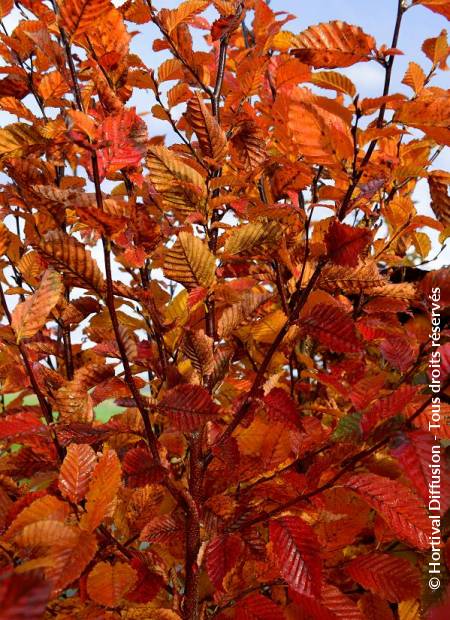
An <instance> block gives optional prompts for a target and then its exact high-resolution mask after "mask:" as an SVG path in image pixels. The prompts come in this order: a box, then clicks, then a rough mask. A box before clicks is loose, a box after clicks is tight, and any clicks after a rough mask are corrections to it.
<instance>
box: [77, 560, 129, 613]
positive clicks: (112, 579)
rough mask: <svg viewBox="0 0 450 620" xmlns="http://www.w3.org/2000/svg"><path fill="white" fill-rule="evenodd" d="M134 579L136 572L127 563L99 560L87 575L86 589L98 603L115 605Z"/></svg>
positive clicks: (109, 605) (107, 605) (106, 605)
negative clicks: (111, 562) (110, 562)
mask: <svg viewBox="0 0 450 620" xmlns="http://www.w3.org/2000/svg"><path fill="white" fill-rule="evenodd" d="M136 580H137V573H136V571H135V570H134V568H132V567H131V566H130V565H129V564H125V563H124V562H116V563H115V564H113V565H111V564H108V563H107V562H99V563H98V564H96V565H95V566H94V568H93V569H92V570H91V572H90V573H89V575H88V578H87V591H88V594H89V596H90V597H91V599H92V600H93V601H95V602H96V603H98V604H99V605H104V606H105V607H116V606H117V605H118V604H119V603H120V601H121V600H122V599H123V597H124V596H125V594H126V593H127V592H128V591H129V590H131V589H132V588H133V586H134V585H135V583H136Z"/></svg>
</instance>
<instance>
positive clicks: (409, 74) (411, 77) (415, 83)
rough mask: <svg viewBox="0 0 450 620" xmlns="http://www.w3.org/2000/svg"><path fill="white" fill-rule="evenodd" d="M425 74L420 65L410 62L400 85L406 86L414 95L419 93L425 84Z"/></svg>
mask: <svg viewBox="0 0 450 620" xmlns="http://www.w3.org/2000/svg"><path fill="white" fill-rule="evenodd" d="M425 79H426V76H425V73H424V70H423V69H422V67H421V66H420V65H418V64H417V63H416V62H410V63H409V65H408V69H407V70H406V73H405V75H404V78H403V80H402V84H406V86H409V87H410V88H412V89H413V91H414V92H415V94H416V95H418V94H419V93H420V91H421V90H422V88H423V87H424V84H425Z"/></svg>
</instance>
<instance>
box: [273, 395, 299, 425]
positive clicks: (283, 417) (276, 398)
mask: <svg viewBox="0 0 450 620" xmlns="http://www.w3.org/2000/svg"><path fill="white" fill-rule="evenodd" d="M264 403H265V405H266V408H267V415H268V417H269V419H270V420H273V421H274V422H284V423H285V424H287V425H289V426H291V427H293V428H298V427H299V426H300V413H299V411H298V409H297V407H296V405H295V402H294V401H293V400H292V398H291V397H290V396H289V394H287V393H286V392H285V391H284V390H283V389H281V388H273V389H272V390H270V392H269V393H268V394H267V395H266V396H265V397H264Z"/></svg>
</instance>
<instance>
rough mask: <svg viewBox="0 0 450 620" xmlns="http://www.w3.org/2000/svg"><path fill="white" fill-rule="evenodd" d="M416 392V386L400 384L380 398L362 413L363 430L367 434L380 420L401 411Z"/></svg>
mask: <svg viewBox="0 0 450 620" xmlns="http://www.w3.org/2000/svg"><path fill="white" fill-rule="evenodd" d="M417 392H418V388H417V386H414V385H402V386H400V387H399V388H398V389H397V390H395V392H393V393H392V394H389V396H386V397H385V398H380V399H379V400H378V401H377V402H376V403H375V404H374V405H372V407H371V408H370V409H369V410H368V411H366V412H365V413H364V415H363V417H362V419H361V428H362V429H363V432H364V433H366V434H367V433H368V432H369V431H370V430H371V429H372V428H373V427H374V426H375V425H376V424H377V423H378V422H380V421H381V420H385V419H386V418H392V417H393V416H395V415H398V414H399V413H403V411H404V409H405V407H406V405H408V404H409V403H410V402H411V401H412V400H413V398H414V396H415V395H416V394H417Z"/></svg>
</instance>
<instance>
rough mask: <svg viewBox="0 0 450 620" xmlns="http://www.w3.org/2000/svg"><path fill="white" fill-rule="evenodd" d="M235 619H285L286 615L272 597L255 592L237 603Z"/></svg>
mask: <svg viewBox="0 0 450 620" xmlns="http://www.w3.org/2000/svg"><path fill="white" fill-rule="evenodd" d="M235 620H285V616H284V613H283V610H282V609H281V608H280V607H279V606H278V605H277V604H276V603H274V602H273V601H272V600H271V599H270V598H268V597H267V596H263V595H262V594H259V593H257V592H253V593H252V594H249V595H248V596H246V597H245V598H243V599H242V600H240V601H239V602H238V604H237V605H236V615H235Z"/></svg>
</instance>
